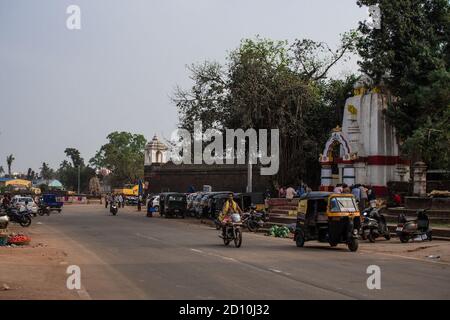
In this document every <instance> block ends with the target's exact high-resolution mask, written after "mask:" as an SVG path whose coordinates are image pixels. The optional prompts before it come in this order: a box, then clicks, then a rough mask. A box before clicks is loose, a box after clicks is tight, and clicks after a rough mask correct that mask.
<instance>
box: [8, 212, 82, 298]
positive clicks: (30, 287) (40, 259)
mask: <svg viewBox="0 0 450 320" xmlns="http://www.w3.org/2000/svg"><path fill="white" fill-rule="evenodd" d="M33 222H34V221H33ZM8 229H9V231H10V232H15V233H19V232H21V233H25V234H27V235H29V236H30V237H31V243H30V245H27V246H17V247H0V300H11V299H13V300H17V299H33V300H36V299H64V300H68V299H70V300H71V299H80V296H79V295H78V294H77V292H74V291H70V290H68V289H67V288H66V280H67V276H68V275H67V274H66V273H65V272H66V269H67V266H68V265H69V263H68V259H67V258H68V254H67V252H66V251H64V250H63V249H62V248H61V246H60V245H59V244H58V241H57V240H58V239H57V237H55V236H54V235H52V234H46V232H44V229H43V228H40V226H39V225H35V226H32V227H30V228H22V227H21V226H19V225H15V224H10V225H9V228H8Z"/></svg>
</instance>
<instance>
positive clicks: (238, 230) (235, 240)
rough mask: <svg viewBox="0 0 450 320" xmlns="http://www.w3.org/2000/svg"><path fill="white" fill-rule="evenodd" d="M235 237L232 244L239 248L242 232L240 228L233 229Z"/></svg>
mask: <svg viewBox="0 0 450 320" xmlns="http://www.w3.org/2000/svg"><path fill="white" fill-rule="evenodd" d="M235 234H236V237H235V238H234V245H235V247H236V248H240V247H241V245H242V232H241V230H240V229H236V230H235Z"/></svg>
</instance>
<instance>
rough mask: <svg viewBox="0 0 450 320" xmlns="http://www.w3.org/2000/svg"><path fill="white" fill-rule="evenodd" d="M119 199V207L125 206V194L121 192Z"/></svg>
mask: <svg viewBox="0 0 450 320" xmlns="http://www.w3.org/2000/svg"><path fill="white" fill-rule="evenodd" d="M118 200H119V207H120V208H123V196H122V195H121V194H119V198H118Z"/></svg>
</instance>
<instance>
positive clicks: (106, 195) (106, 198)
mask: <svg viewBox="0 0 450 320" xmlns="http://www.w3.org/2000/svg"><path fill="white" fill-rule="evenodd" d="M108 198H109V195H108V194H105V209H107V208H108V200H109V199H108Z"/></svg>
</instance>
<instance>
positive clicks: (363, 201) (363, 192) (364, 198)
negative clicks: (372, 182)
mask: <svg viewBox="0 0 450 320" xmlns="http://www.w3.org/2000/svg"><path fill="white" fill-rule="evenodd" d="M359 189H360V190H361V196H360V197H361V205H360V211H361V212H363V211H364V209H366V207H367V202H368V196H367V188H366V187H365V186H364V185H361V186H359Z"/></svg>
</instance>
